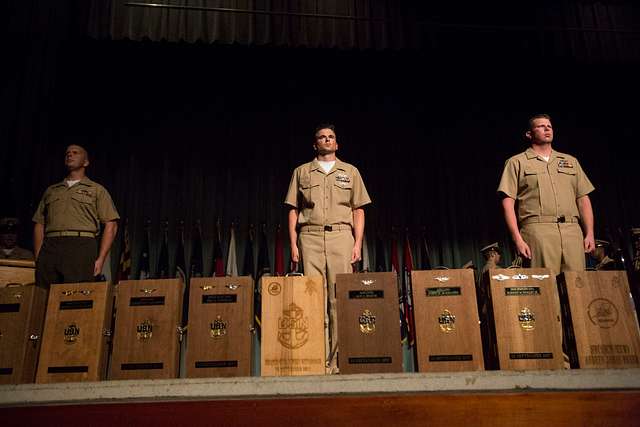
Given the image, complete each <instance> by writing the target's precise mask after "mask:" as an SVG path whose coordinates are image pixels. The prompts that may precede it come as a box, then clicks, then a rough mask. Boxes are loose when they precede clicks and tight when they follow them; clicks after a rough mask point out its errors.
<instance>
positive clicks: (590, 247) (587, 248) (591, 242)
mask: <svg viewBox="0 0 640 427" xmlns="http://www.w3.org/2000/svg"><path fill="white" fill-rule="evenodd" d="M595 248H596V242H595V239H594V238H593V234H587V235H586V236H585V238H584V252H585V253H587V254H590V253H591V252H593V251H594V250H595Z"/></svg>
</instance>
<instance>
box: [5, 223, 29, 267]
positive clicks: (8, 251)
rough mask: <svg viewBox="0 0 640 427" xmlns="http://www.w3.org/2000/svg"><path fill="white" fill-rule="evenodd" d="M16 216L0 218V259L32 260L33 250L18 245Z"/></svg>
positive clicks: (18, 224)
mask: <svg viewBox="0 0 640 427" xmlns="http://www.w3.org/2000/svg"><path fill="white" fill-rule="evenodd" d="M19 226H20V221H18V218H8V217H7V218H1V219H0V259H21V260H33V252H31V251H30V250H28V249H24V248H21V247H20V246H18V227H19Z"/></svg>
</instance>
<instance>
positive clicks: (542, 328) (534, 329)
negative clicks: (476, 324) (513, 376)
mask: <svg viewBox="0 0 640 427" xmlns="http://www.w3.org/2000/svg"><path fill="white" fill-rule="evenodd" d="M486 277H487V278H488V280H489V289H490V294H491V303H492V306H493V322H494V325H492V326H493V327H494V328H495V329H494V331H495V334H494V335H493V336H495V337H497V343H496V344H497V352H498V363H499V367H500V369H503V370H536V369H562V367H563V355H562V327H561V325H560V301H559V299H558V290H557V287H556V278H555V277H554V276H553V274H552V273H551V270H549V269H546V268H514V269H491V270H489V275H488V276H486Z"/></svg>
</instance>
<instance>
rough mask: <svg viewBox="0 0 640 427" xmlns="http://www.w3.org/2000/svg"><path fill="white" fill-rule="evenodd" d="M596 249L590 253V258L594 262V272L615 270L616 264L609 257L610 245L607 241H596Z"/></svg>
mask: <svg viewBox="0 0 640 427" xmlns="http://www.w3.org/2000/svg"><path fill="white" fill-rule="evenodd" d="M595 243H596V248H595V249H594V250H593V252H591V258H593V260H595V262H596V265H595V267H594V268H595V269H596V270H604V271H607V270H616V262H615V260H614V259H612V258H610V257H609V247H610V245H611V243H609V241H607V240H601V239H596V240H595Z"/></svg>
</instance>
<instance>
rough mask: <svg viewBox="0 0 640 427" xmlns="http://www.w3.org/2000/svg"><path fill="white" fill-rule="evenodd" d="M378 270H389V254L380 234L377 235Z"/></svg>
mask: <svg viewBox="0 0 640 427" xmlns="http://www.w3.org/2000/svg"><path fill="white" fill-rule="evenodd" d="M376 271H389V269H388V268H387V256H386V254H385V250H384V241H383V240H382V236H380V234H377V235H376Z"/></svg>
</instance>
